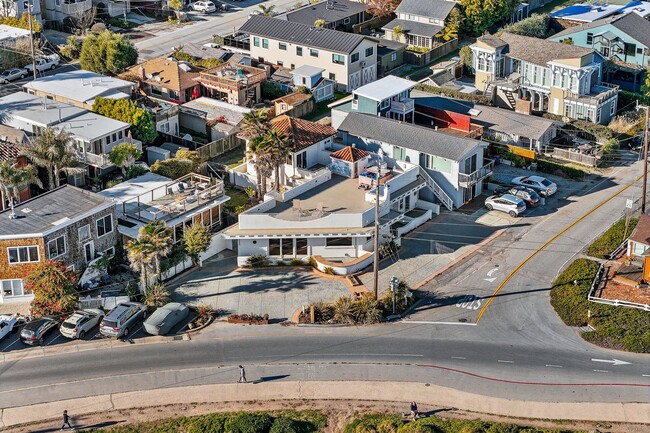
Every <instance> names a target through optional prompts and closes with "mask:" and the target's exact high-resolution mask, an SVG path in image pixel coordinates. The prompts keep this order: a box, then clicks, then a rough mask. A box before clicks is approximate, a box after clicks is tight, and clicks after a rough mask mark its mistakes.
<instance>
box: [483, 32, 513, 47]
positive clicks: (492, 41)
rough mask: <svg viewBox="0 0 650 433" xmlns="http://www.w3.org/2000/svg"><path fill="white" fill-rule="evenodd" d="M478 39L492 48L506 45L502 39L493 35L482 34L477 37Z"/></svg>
mask: <svg viewBox="0 0 650 433" xmlns="http://www.w3.org/2000/svg"><path fill="white" fill-rule="evenodd" d="M478 40H479V41H481V42H483V43H484V44H486V45H489V46H490V47H492V48H501V47H505V46H506V45H508V44H506V43H505V42H504V41H503V40H502V39H499V38H498V37H496V36H494V35H483V36H481V37H480V38H478Z"/></svg>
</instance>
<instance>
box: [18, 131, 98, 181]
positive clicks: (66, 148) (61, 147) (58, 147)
mask: <svg viewBox="0 0 650 433" xmlns="http://www.w3.org/2000/svg"><path fill="white" fill-rule="evenodd" d="M20 153H21V155H22V156H26V157H27V158H28V159H29V160H30V161H32V162H33V163H34V164H35V165H37V166H38V167H42V168H44V169H45V170H46V171H47V177H48V188H49V189H54V188H57V187H59V186H60V185H61V179H60V175H61V172H63V173H65V174H66V175H70V174H78V173H85V172H86V169H85V168H83V167H81V162H80V161H79V158H78V154H77V152H76V150H75V148H74V147H73V144H72V135H71V134H70V133H68V132H66V131H63V130H61V131H59V132H57V131H55V130H54V129H52V128H50V127H49V126H48V127H47V128H46V129H45V131H43V132H42V133H41V134H40V135H38V136H36V138H35V139H34V143H33V145H31V146H30V145H26V146H23V147H22V148H21V152H20Z"/></svg>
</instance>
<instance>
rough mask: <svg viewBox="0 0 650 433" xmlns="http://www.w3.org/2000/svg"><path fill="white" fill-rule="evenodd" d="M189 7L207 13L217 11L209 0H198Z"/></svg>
mask: <svg viewBox="0 0 650 433" xmlns="http://www.w3.org/2000/svg"><path fill="white" fill-rule="evenodd" d="M189 7H190V9H191V10H193V11H197V12H203V13H204V14H209V13H212V12H216V11H217V7H216V6H215V5H214V3H212V2H210V1H198V2H194V3H191V4H190V6H189Z"/></svg>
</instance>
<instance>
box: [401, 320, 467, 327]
mask: <svg viewBox="0 0 650 433" xmlns="http://www.w3.org/2000/svg"><path fill="white" fill-rule="evenodd" d="M401 323H414V324H418V325H463V326H476V323H471V322H429V321H426V320H402V321H401Z"/></svg>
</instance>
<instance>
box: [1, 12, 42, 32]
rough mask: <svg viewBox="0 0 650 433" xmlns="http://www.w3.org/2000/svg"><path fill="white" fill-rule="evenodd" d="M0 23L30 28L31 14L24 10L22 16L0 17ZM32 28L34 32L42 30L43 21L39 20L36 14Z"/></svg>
mask: <svg viewBox="0 0 650 433" xmlns="http://www.w3.org/2000/svg"><path fill="white" fill-rule="evenodd" d="M0 24H4V25H6V26H11V27H18V28H21V29H24V30H29V14H28V13H27V12H24V13H23V14H22V16H21V17H20V18H17V17H0ZM32 30H33V31H34V33H40V32H41V23H40V22H39V21H38V19H36V17H35V16H33V17H32Z"/></svg>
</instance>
